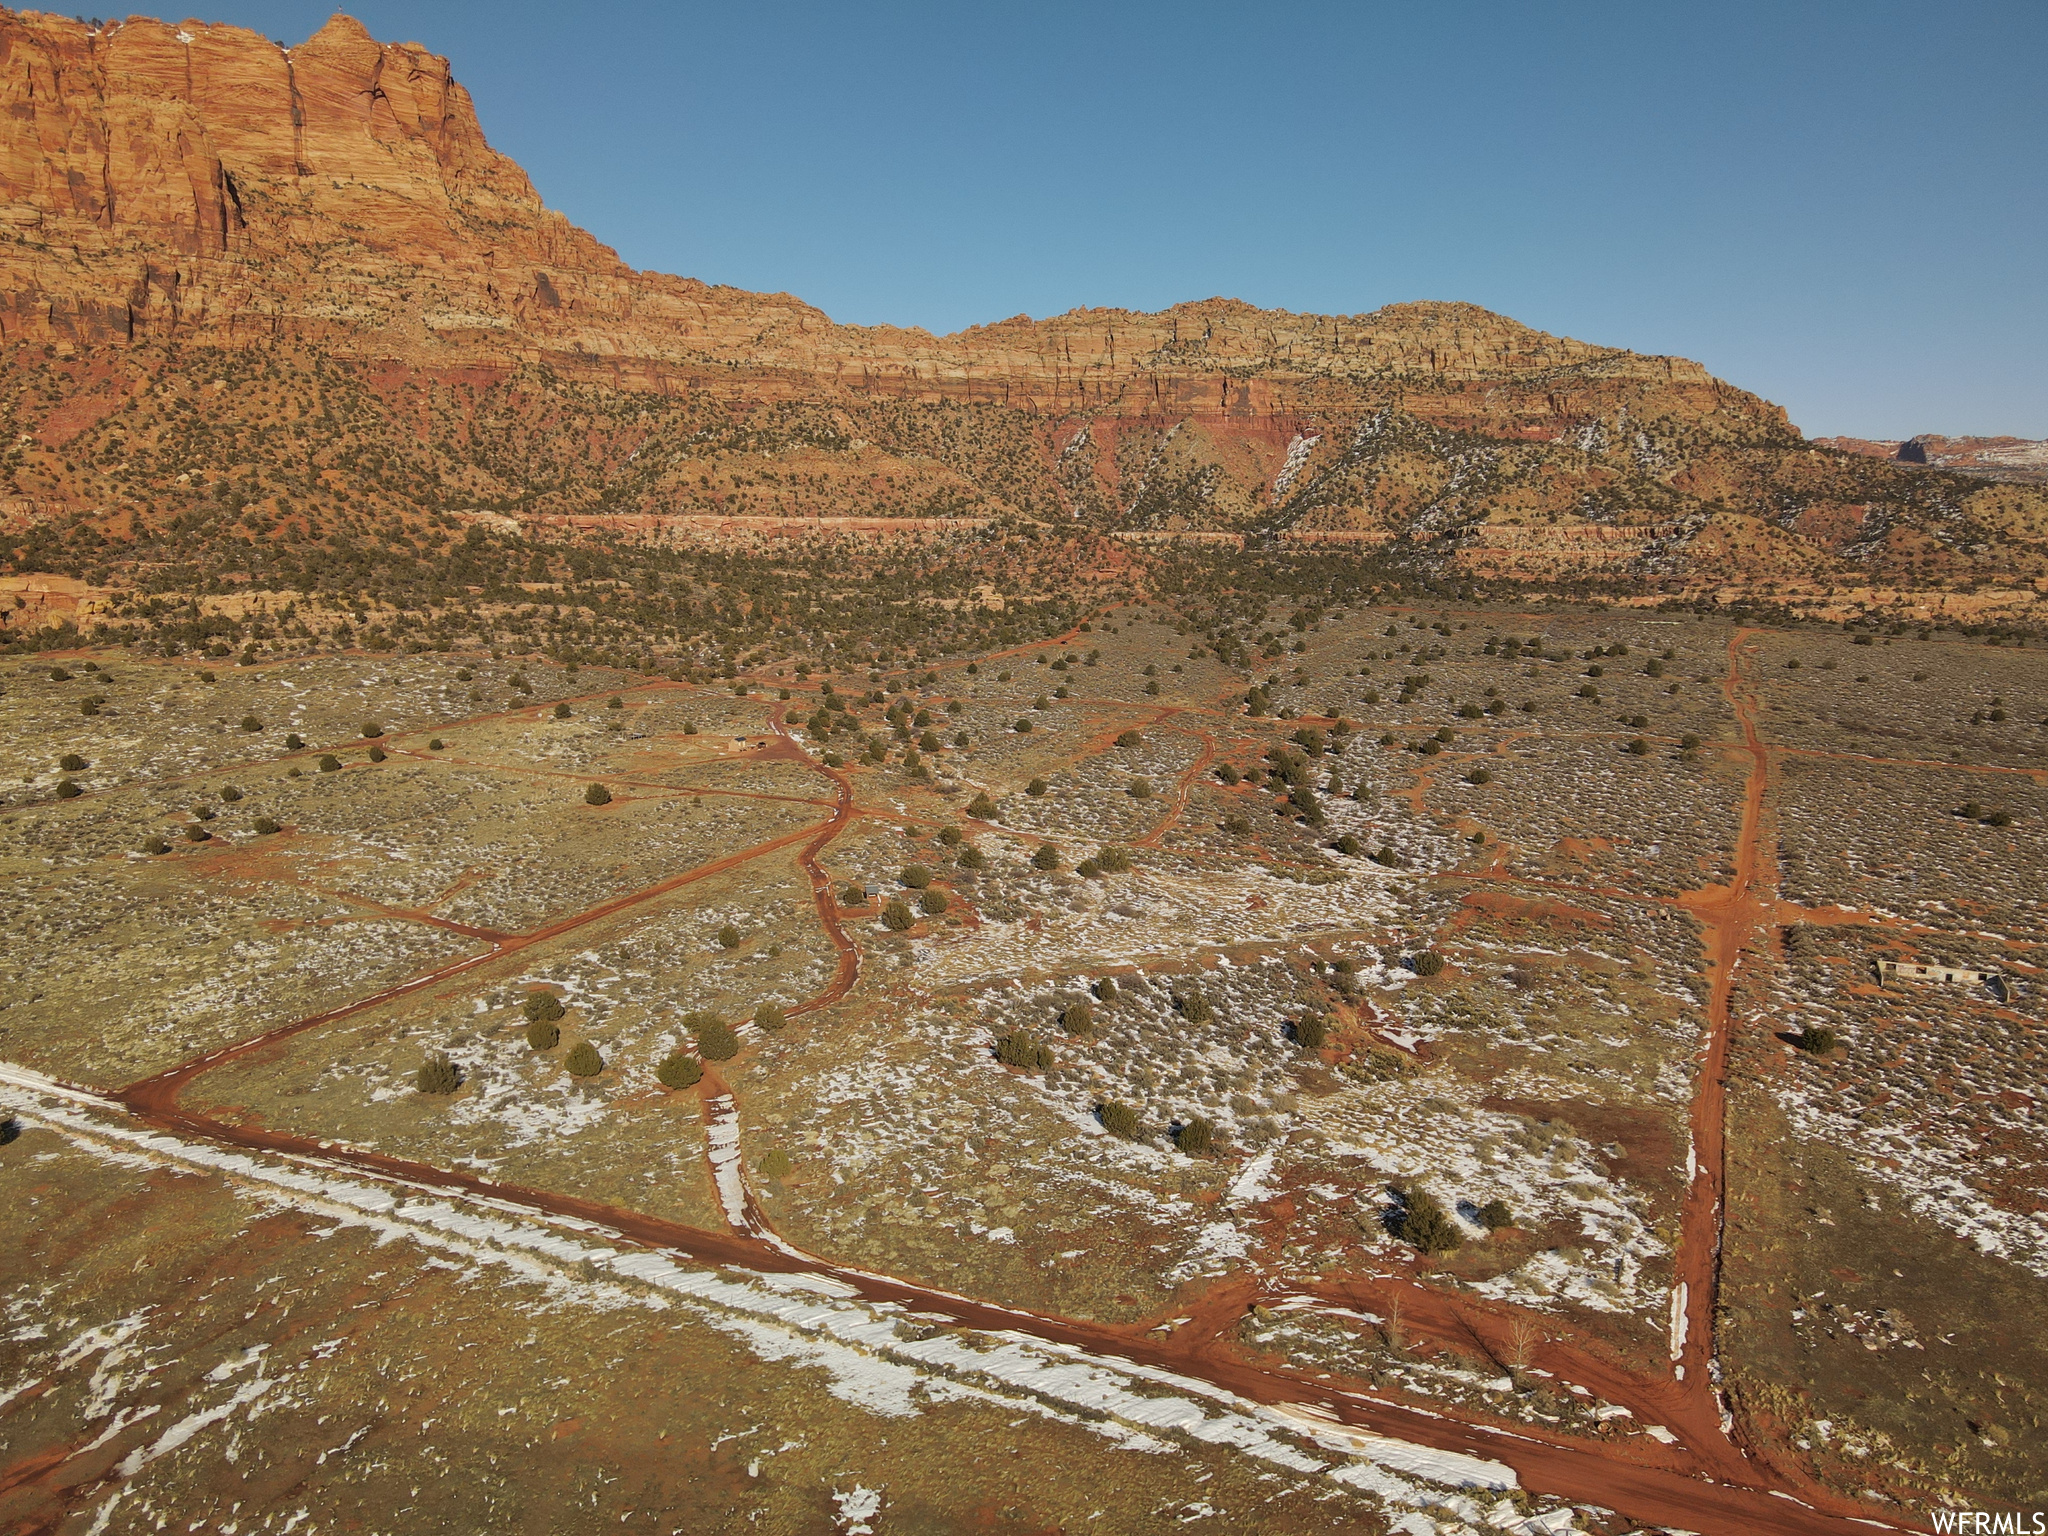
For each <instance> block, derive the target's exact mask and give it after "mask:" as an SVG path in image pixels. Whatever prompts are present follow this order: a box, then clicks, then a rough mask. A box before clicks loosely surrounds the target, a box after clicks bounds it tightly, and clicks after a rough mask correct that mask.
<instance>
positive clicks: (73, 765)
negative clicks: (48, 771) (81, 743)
mask: <svg viewBox="0 0 2048 1536" xmlns="http://www.w3.org/2000/svg"><path fill="white" fill-rule="evenodd" d="M57 766H58V767H59V768H61V769H63V770H64V771H65V772H66V773H83V772H85V770H86V769H88V768H90V767H91V766H92V764H90V763H88V762H87V761H86V760H85V759H84V758H82V757H80V756H79V755H78V754H77V753H76V752H66V753H65V754H64V755H63V756H62V757H60V758H58V759H57Z"/></svg>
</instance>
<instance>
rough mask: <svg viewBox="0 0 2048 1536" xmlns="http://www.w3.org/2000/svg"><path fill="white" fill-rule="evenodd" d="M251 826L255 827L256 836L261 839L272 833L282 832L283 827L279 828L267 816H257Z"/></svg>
mask: <svg viewBox="0 0 2048 1536" xmlns="http://www.w3.org/2000/svg"><path fill="white" fill-rule="evenodd" d="M251 825H252V826H254V827H255V829H256V832H257V834H258V835H259V836H262V837H269V836H270V835H271V834H272V833H275V832H282V831H283V830H284V828H283V827H281V826H279V825H278V824H277V823H276V822H275V821H273V820H271V818H270V817H268V816H258V817H257V818H256V820H255V821H254V822H253V823H251Z"/></svg>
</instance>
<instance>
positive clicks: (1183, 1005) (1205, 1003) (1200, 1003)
mask: <svg viewBox="0 0 2048 1536" xmlns="http://www.w3.org/2000/svg"><path fill="white" fill-rule="evenodd" d="M1173 1006H1174V1007H1175V1008H1177V1009H1178V1010H1179V1011H1180V1016H1181V1017H1182V1018H1184V1019H1186V1020H1187V1021H1188V1022H1189V1023H1190V1024H1207V1023H1208V1022H1209V1021H1210V1020H1211V1019H1213V1018H1215V1017H1216V1010H1215V1009H1214V1008H1211V1007H1210V1006H1209V999H1207V998H1206V997H1204V996H1202V994H1201V993H1200V992H1197V991H1196V990H1195V989H1194V988H1192V987H1190V988H1189V989H1188V990H1187V991H1185V992H1182V993H1179V994H1177V995H1176V996H1175V997H1174V1000H1173Z"/></svg>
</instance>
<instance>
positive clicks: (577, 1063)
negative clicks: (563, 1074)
mask: <svg viewBox="0 0 2048 1536" xmlns="http://www.w3.org/2000/svg"><path fill="white" fill-rule="evenodd" d="M562 1065H563V1066H565V1067H567V1068H568V1069H569V1075H570V1076H572V1077H595V1076H597V1074H598V1073H600V1072H602V1071H603V1070H604V1057H603V1056H602V1055H600V1054H599V1053H598V1049H597V1047H596V1046H594V1045H592V1044H591V1043H590V1042H589V1041H588V1040H579V1041H577V1042H576V1044H575V1046H574V1047H573V1048H571V1050H570V1052H569V1054H568V1055H567V1056H565V1057H563V1058H562Z"/></svg>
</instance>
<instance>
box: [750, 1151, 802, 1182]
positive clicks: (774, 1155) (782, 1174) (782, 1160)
mask: <svg viewBox="0 0 2048 1536" xmlns="http://www.w3.org/2000/svg"><path fill="white" fill-rule="evenodd" d="M756 1166H757V1167H758V1168H759V1169H760V1170H761V1177H762V1178H764V1179H786V1178H788V1177H789V1175H790V1170H791V1169H792V1167H793V1166H794V1165H793V1164H792V1163H791V1162H790V1160H789V1154H788V1153H787V1152H785V1151H783V1150H782V1148H780V1147H771V1148H769V1150H768V1153H767V1155H766V1156H764V1157H763V1158H762V1159H761V1161H760V1162H759V1163H758V1164H756Z"/></svg>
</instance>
